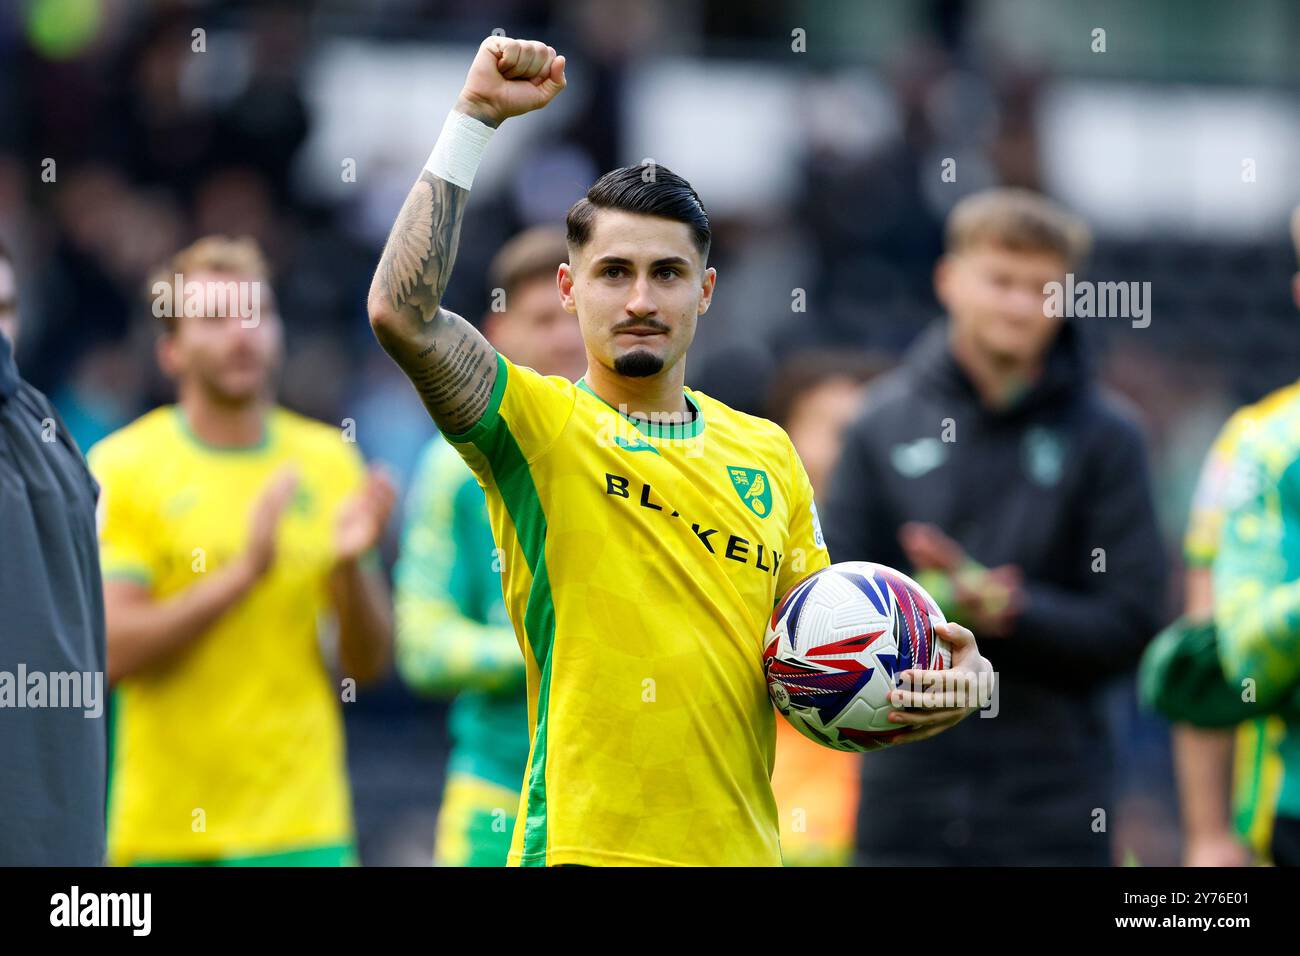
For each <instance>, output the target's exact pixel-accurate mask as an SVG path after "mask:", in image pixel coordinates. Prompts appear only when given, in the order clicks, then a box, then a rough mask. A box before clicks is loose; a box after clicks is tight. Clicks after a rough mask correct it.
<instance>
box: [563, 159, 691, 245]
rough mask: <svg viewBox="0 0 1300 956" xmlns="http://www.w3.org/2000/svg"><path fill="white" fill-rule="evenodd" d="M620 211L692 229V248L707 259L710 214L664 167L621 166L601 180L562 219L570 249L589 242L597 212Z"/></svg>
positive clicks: (673, 174)
mask: <svg viewBox="0 0 1300 956" xmlns="http://www.w3.org/2000/svg"><path fill="white" fill-rule="evenodd" d="M601 209H619V210H622V211H623V212H631V213H636V214H637V215H641V216H658V217H659V218H661V219H671V220H673V221H674V222H681V223H685V224H686V225H688V226H690V227H691V236H692V238H693V239H694V240H695V247H696V248H697V249H698V250H699V251H700V254H701V255H702V256H704V257H705V258H706V259H707V258H708V256H709V245H710V243H711V242H712V241H713V233H712V231H711V230H710V228H709V214H708V213H706V212H705V211H704V204H703V203H702V202H700V197H699V195H698V194H696V192H695V189H694V188H693V187H692V186H691V184H690V183H688V182H687V181H686V180H684V179H682V177H681V176H678V175H677V174H676V173H675V172H673V171H672V170H671V169H668V168H667V167H666V166H658V165H650V164H646V165H642V166H623V167H622V168H620V169H611V170H610V171H609V172H607V173H606V174H605V175H604V176H601V177H600V178H599V179H598V180H596V182H595V183H593V184H592V187H591V188H590V189H588V190H587V195H586V196H584V197H583V198H582V199H579V200H578V201H577V202H575V203H574V204H573V205H572V206H571V207H570V209H569V215H568V217H567V218H566V219H565V226H566V227H567V238H568V242H569V245H570V246H571V247H573V248H577V249H580V248H582V247H583V246H585V245H586V244H587V241H588V240H589V239H590V238H591V230H592V224H593V223H594V222H595V219H596V212H597V211H598V210H601Z"/></svg>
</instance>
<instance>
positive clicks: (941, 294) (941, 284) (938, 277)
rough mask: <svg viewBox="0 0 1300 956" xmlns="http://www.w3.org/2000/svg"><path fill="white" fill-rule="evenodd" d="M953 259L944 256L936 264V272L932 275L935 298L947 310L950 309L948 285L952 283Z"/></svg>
mask: <svg viewBox="0 0 1300 956" xmlns="http://www.w3.org/2000/svg"><path fill="white" fill-rule="evenodd" d="M952 269H953V263H952V257H951V256H948V255H946V254H945V255H942V256H940V257H939V258H938V260H937V261H936V262H935V264H934V272H933V273H931V279H930V281H931V283H932V284H933V285H934V297H935V298H936V299H938V300H939V304H940V305H942V306H943V307H944V308H945V309H947V308H948V296H947V290H948V285H949V283H950V282H951V281H952Z"/></svg>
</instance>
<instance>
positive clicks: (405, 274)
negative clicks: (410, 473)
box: [371, 170, 497, 434]
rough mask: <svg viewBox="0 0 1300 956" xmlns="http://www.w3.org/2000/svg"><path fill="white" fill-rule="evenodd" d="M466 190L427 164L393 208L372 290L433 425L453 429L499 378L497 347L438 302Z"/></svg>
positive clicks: (393, 347)
mask: <svg viewBox="0 0 1300 956" xmlns="http://www.w3.org/2000/svg"><path fill="white" fill-rule="evenodd" d="M468 200H469V190H466V189H461V188H460V187H459V186H455V185H453V184H452V183H449V182H447V181H446V180H445V179H442V178H440V177H437V176H434V175H433V174H432V173H430V172H429V171H428V170H425V171H423V172H422V173H421V174H420V178H419V179H418V180H417V181H416V183H415V185H414V186H413V187H412V188H411V192H410V193H409V194H408V195H407V197H406V202H405V203H404V204H403V205H402V211H401V212H400V213H398V216H397V221H396V222H395V223H394V224H393V231H392V232H391V233H390V234H389V237H388V244H387V245H386V246H385V247H384V254H383V257H382V258H381V259H380V261H379V269H378V271H377V272H376V273H375V279H374V284H373V286H372V289H371V302H372V309H373V308H374V304H375V303H376V301H379V302H382V304H383V307H384V308H385V309H387V310H389V312H390V315H391V323H390V325H388V326H387V327H384V328H377V329H376V332H377V334H378V335H379V340H380V343H381V344H382V345H383V346H384V349H385V350H386V351H387V352H388V354H389V355H391V356H392V357H393V359H394V360H395V361H396V362H397V364H398V365H400V366H401V367H402V369H403V370H404V371H405V372H406V375H407V377H408V378H410V380H411V382H412V383H413V384H414V385H415V388H416V390H417V391H418V392H419V393H420V398H421V399H422V400H423V401H424V405H425V407H426V408H427V409H428V410H429V413H430V414H431V415H432V416H433V418H434V420H435V421H436V422H437V423H438V425H439V426H440V427H441V428H443V429H444V430H446V431H449V432H451V433H453V434H456V433H460V432H464V431H466V430H468V429H469V428H471V427H472V426H473V425H474V423H475V422H477V421H478V420H479V418H480V417H482V415H483V412H484V410H485V409H486V408H487V405H488V401H489V399H490V398H491V394H492V386H493V385H494V383H495V381H496V369H497V366H496V353H495V350H493V348H492V346H491V345H489V344H488V342H487V340H485V339H484V338H483V336H482V335H480V334H479V332H478V331H477V330H476V329H475V328H474V327H473V326H472V325H470V324H469V323H468V322H466V321H465V320H464V319H462V318H461V317H460V316H458V315H456V314H455V313H453V312H448V311H447V310H446V309H443V308H441V307H440V305H439V303H440V302H441V301H442V295H443V292H444V291H445V290H446V288H447V282H448V280H449V279H450V278H451V267H452V264H453V263H454V262H455V260H456V248H457V244H458V243H459V240H460V224H461V219H462V218H463V216H464V212H465V204H466V203H467V202H468Z"/></svg>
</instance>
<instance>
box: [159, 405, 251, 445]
mask: <svg viewBox="0 0 1300 956" xmlns="http://www.w3.org/2000/svg"><path fill="white" fill-rule="evenodd" d="M172 416H173V417H174V418H175V419H176V427H177V428H179V429H180V432H181V434H182V435H183V436H185V439H186V440H187V441H190V442H192V443H193V444H195V445H196V446H198V447H199V448H202V449H203V450H204V451H211V452H216V453H217V454H219V455H247V454H255V453H257V452H260V451H266V449H267V448H269V447H271V419H272V416H271V415H269V414H268V415H267V416H266V417H265V418H264V419H263V420H262V437H261V438H259V439H258V440H257V442H256V443H254V444H252V445H213V444H212V443H210V442H206V441H204V440H203V439H202V438H200V437H199V436H198V435H196V434H194V430H193V429H192V428H190V423H189V421H188V420H187V419H186V418H185V412H183V411H182V410H181V407H180V405H173V406H172Z"/></svg>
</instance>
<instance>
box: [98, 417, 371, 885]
mask: <svg viewBox="0 0 1300 956" xmlns="http://www.w3.org/2000/svg"><path fill="white" fill-rule="evenodd" d="M88 458H89V462H90V466H91V469H92V471H93V472H94V474H95V476H96V478H97V479H98V480H99V482H100V485H101V487H102V491H101V498H100V506H101V509H102V511H101V515H100V551H101V560H102V564H103V573H104V577H105V578H106V579H111V578H114V577H119V576H126V577H131V578H134V579H136V580H138V581H140V582H142V583H144V584H147V585H148V587H149V589H150V592H151V593H152V595H153V597H155V598H157V599H166V598H168V597H171V596H173V595H175V594H177V593H178V592H181V591H184V590H185V589H186V588H188V587H191V586H192V585H193V584H194V583H195V582H196V581H197V580H199V579H200V577H201V576H202V575H203V574H204V573H209V572H212V571H215V570H217V569H218V568H220V567H221V566H222V565H224V564H226V563H227V562H229V561H230V560H231V559H233V558H234V557H236V556H237V555H238V554H240V553H241V552H242V551H243V550H244V548H245V546H246V544H247V537H248V524H249V517H250V515H251V511H252V508H253V506H254V503H255V502H256V501H257V500H258V498H259V496H260V494H261V492H262V490H263V488H264V487H265V486H266V484H267V482H268V481H269V480H270V479H271V478H272V476H274V475H275V474H276V473H277V472H279V471H280V469H281V468H282V467H284V466H286V465H289V464H292V465H294V466H296V468H297V470H298V474H299V485H298V489H297V491H296V493H295V495H294V497H293V499H292V501H291V503H290V505H289V507H288V509H287V510H286V512H285V514H284V516H283V518H282V519H281V523H280V528H279V536H278V538H277V556H276V561H275V564H274V565H273V567H272V569H271V570H270V571H269V572H268V574H267V575H266V577H264V578H263V579H262V580H261V581H260V582H258V584H257V585H255V586H254V588H253V589H252V591H250V592H249V593H248V594H247V595H246V596H245V597H244V599H243V600H242V601H240V602H239V603H238V604H236V605H235V606H234V607H232V608H231V609H230V610H229V611H228V612H227V613H226V614H225V615H223V616H222V617H221V618H220V619H219V620H218V622H217V623H216V624H215V625H214V626H213V627H212V628H211V630H210V631H208V632H207V633H206V634H204V635H202V636H201V637H199V638H198V639H196V640H195V641H194V642H193V643H192V644H190V645H189V646H188V647H187V648H185V649H184V650H183V651H182V652H181V653H180V654H179V655H178V656H177V658H176V659H175V660H174V661H172V662H168V663H166V664H163V665H161V666H158V667H155V668H151V669H149V670H148V671H146V672H141V673H139V674H135V675H132V676H131V677H128V678H126V679H124V680H122V681H121V682H120V684H119V685H118V687H117V689H116V693H115V695H114V708H115V712H114V740H113V760H112V767H111V771H110V790H109V810H108V825H109V835H108V843H109V861H110V862H112V863H116V864H122V863H129V862H132V861H135V860H150V859H167V860H173V859H175V860H181V859H184V860H201V859H211V858H221V857H229V856H245V855H254V854H259V853H269V852H279V851H285V850H291V849H294V848H299V847H302V848H306V847H311V846H318V845H323V844H331V843H334V844H336V843H343V842H347V841H350V840H351V837H352V823H351V801H350V796H349V792H348V783H347V773H346V765H345V759H344V745H343V730H342V722H341V714H340V710H339V691H338V689H337V688H336V687H335V686H334V683H333V679H332V678H331V676H330V674H329V673H328V671H327V667H326V664H325V662H324V660H323V659H322V655H321V650H320V645H319V640H318V623H319V619H320V618H322V616H324V615H327V614H328V613H330V603H329V594H328V575H329V571H330V568H331V565H332V564H333V560H334V556H333V533H334V521H335V517H336V514H337V512H338V509H339V506H340V504H341V502H342V501H343V499H344V498H345V497H346V496H347V495H349V494H350V493H351V492H353V491H354V490H355V489H357V488H359V487H360V486H361V484H362V481H363V479H364V465H363V463H362V460H361V457H360V455H359V453H358V452H357V451H356V446H355V445H353V444H350V443H347V442H345V441H343V440H342V436H341V434H340V432H339V430H338V429H336V428H331V427H329V426H327V425H323V424H320V423H318V422H314V421H311V420H309V419H306V418H302V417H300V416H298V415H295V414H293V413H291V412H288V411H285V410H283V409H276V410H274V411H272V412H271V413H270V414H269V416H268V418H267V427H266V434H265V436H264V438H263V441H262V443H261V444H260V445H259V446H257V447H253V448H248V449H221V448H213V447H210V446H206V445H204V444H203V443H202V442H201V441H200V440H199V439H198V438H197V437H195V436H194V435H193V434H192V433H191V432H190V430H189V428H188V426H187V424H186V422H185V420H184V417H183V415H182V413H181V412H180V410H179V408H177V407H175V406H169V407H164V408H159V409H156V410H154V411H152V412H150V413H148V414H146V415H144V416H143V417H141V418H139V419H137V420H136V421H135V422H133V423H132V424H130V425H128V426H126V427H125V428H123V429H122V430H120V431H118V432H116V433H114V434H113V435H110V436H109V437H107V438H105V439H104V440H103V441H101V442H100V443H99V444H98V445H96V446H95V447H94V448H93V449H91V451H90V454H89V456H88Z"/></svg>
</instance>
